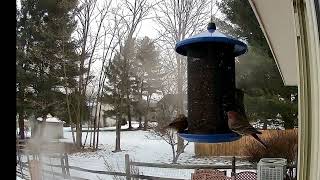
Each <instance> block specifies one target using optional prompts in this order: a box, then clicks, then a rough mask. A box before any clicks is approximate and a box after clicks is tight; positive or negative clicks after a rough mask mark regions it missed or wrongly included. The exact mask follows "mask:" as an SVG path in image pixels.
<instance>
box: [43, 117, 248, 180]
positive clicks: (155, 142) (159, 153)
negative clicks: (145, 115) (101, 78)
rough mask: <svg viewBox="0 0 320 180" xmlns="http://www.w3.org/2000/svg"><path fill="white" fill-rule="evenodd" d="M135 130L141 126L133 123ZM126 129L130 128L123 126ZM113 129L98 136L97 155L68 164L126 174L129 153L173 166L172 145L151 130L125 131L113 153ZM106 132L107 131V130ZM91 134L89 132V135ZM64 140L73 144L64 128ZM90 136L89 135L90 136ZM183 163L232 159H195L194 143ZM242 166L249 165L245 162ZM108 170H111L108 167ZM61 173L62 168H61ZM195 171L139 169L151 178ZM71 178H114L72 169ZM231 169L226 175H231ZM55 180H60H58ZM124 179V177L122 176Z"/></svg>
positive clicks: (73, 159)
mask: <svg viewBox="0 0 320 180" xmlns="http://www.w3.org/2000/svg"><path fill="white" fill-rule="evenodd" d="M133 126H134V127H137V126H138V124H136V123H134V124H133ZM122 128H123V129H125V128H127V125H126V126H122ZM111 129H114V127H110V128H101V130H102V131H101V132H100V134H99V136H100V137H99V150H98V151H96V152H81V153H74V154H70V155H69V164H70V165H71V166H77V167H82V168H86V169H91V170H101V171H118V172H125V167H124V165H125V163H124V157H125V154H129V156H130V159H132V160H133V161H139V162H152V163H171V159H172V152H171V148H170V146H169V144H167V143H166V142H165V141H164V140H162V139H160V138H157V137H154V136H152V135H151V134H150V132H148V131H142V130H138V131H122V132H121V150H122V151H121V152H117V153H114V152H112V151H113V150H114V149H115V131H108V130H111ZM104 130H105V131H104ZM89 135H90V133H89ZM85 136H86V132H83V141H84V138H85ZM64 137H65V139H62V140H60V141H64V142H72V134H71V131H70V128H69V127H65V128H64ZM88 137H90V136H88ZM46 161H47V162H49V161H50V163H54V164H57V163H59V161H58V162H52V159H48V160H46ZM178 163H180V164H212V165H225V164H231V162H230V160H226V159H224V158H223V157H220V158H196V157H194V144H193V143H190V144H189V145H188V146H187V147H186V149H185V152H184V153H183V154H181V155H180V158H179V160H178ZM241 164H247V163H246V162H242V163H241ZM108 167H109V168H108ZM60 171H61V169H60ZM193 171H194V170H184V169H181V170H179V169H165V168H148V167H139V172H140V174H143V175H151V176H158V177H167V178H181V179H190V178H191V173H192V172H193ZM70 173H71V176H77V177H82V178H87V179H92V180H96V179H97V180H98V179H106V180H108V179H110V180H112V176H106V175H101V174H93V173H86V172H80V171H75V170H70ZM230 173H231V172H230V170H228V171H227V174H228V175H229V176H230ZM54 179H57V177H55V178H54ZM123 179H124V177H123Z"/></svg>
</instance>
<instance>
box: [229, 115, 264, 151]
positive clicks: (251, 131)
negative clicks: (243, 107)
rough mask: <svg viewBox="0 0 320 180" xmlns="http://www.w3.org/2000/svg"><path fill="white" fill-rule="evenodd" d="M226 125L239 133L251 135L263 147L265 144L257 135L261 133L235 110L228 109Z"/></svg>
mask: <svg viewBox="0 0 320 180" xmlns="http://www.w3.org/2000/svg"><path fill="white" fill-rule="evenodd" d="M227 115H228V126H229V128H230V129H231V130H232V131H233V132H235V133H237V134H239V135H243V136H245V135H251V136H252V137H253V138H254V139H255V140H257V141H258V142H260V143H261V144H262V145H263V146H264V147H265V148H267V145H266V144H265V143H264V142H263V141H262V140H261V139H260V138H259V137H258V136H257V134H262V133H261V132H260V131H258V130H257V129H255V128H254V127H253V126H252V125H251V124H250V123H249V121H248V119H247V118H245V116H243V115H241V114H240V113H238V112H235V111H228V112H227Z"/></svg>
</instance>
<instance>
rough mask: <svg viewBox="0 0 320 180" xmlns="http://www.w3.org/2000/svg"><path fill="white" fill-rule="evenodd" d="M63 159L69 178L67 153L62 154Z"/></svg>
mask: <svg viewBox="0 0 320 180" xmlns="http://www.w3.org/2000/svg"><path fill="white" fill-rule="evenodd" d="M64 160H65V167H66V174H67V177H68V179H70V168H69V159H68V154H67V153H65V154H64Z"/></svg>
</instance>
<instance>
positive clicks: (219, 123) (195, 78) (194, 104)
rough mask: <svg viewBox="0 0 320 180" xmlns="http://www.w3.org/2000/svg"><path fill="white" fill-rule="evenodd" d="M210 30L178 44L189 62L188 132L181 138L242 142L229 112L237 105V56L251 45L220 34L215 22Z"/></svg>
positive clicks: (211, 24) (181, 134)
mask: <svg viewBox="0 0 320 180" xmlns="http://www.w3.org/2000/svg"><path fill="white" fill-rule="evenodd" d="M207 30H208V31H207V32H203V33H200V34H197V35H194V36H192V37H190V38H187V39H184V40H182V41H180V42H178V43H177V44H176V48H175V50H176V52H177V53H178V54H180V55H183V56H187V61H188V62H187V76H188V131H187V132H185V133H179V136H180V137H182V138H183V139H185V140H187V141H191V142H203V143H219V142H229V141H234V140H238V139H239V138H240V136H239V135H238V134H236V133H233V132H232V131H231V130H230V129H229V127H228V118H227V115H226V112H227V111H228V110H230V109H232V108H234V105H235V104H236V100H235V97H236V87H235V57H237V56H239V55H241V54H244V53H245V52H246V51H247V45H246V44H245V43H243V42H241V41H239V40H237V39H234V38H232V37H230V36H226V35H224V34H222V33H220V32H219V31H217V30H216V26H215V24H214V23H212V22H210V23H209V24H208V27H207Z"/></svg>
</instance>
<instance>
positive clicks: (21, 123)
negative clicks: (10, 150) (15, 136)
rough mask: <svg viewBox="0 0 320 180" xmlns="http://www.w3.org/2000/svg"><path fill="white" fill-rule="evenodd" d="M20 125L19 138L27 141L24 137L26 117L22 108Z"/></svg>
mask: <svg viewBox="0 0 320 180" xmlns="http://www.w3.org/2000/svg"><path fill="white" fill-rule="evenodd" d="M18 121H19V122H18V123H19V136H20V139H25V136H24V115H23V109H22V108H21V110H20V112H19V119H18Z"/></svg>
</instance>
